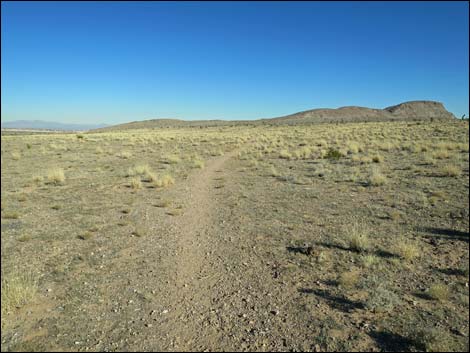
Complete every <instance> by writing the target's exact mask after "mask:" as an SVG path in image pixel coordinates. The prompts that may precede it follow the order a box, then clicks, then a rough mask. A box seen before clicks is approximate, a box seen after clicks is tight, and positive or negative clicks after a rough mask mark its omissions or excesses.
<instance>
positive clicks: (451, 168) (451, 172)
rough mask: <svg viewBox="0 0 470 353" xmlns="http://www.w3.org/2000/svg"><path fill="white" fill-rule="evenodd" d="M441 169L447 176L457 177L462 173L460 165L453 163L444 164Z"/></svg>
mask: <svg viewBox="0 0 470 353" xmlns="http://www.w3.org/2000/svg"><path fill="white" fill-rule="evenodd" d="M440 171H441V174H442V175H443V176H447V177H457V176H460V175H461V174H462V170H461V169H460V168H459V167H458V166H456V165H451V164H447V165H445V166H443V167H442V168H441V169H440Z"/></svg>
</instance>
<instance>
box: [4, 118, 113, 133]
mask: <svg viewBox="0 0 470 353" xmlns="http://www.w3.org/2000/svg"><path fill="white" fill-rule="evenodd" d="M1 125H2V129H32V130H61V131H83V130H92V129H99V128H104V127H107V126H108V125H106V124H66V123H56V122H52V121H42V120H16V121H6V122H3V121H2V124H1Z"/></svg>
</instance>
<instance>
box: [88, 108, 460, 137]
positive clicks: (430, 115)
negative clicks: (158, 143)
mask: <svg viewBox="0 0 470 353" xmlns="http://www.w3.org/2000/svg"><path fill="white" fill-rule="evenodd" d="M431 119H455V116H454V115H453V114H452V113H450V112H449V111H447V110H446V109H445V107H444V105H443V104H442V103H440V102H434V101H410V102H404V103H400V104H397V105H394V106H391V107H387V108H385V109H373V108H366V107H356V106H349V107H341V108H337V109H329V108H320V109H313V110H306V111H303V112H299V113H295V114H291V115H286V116H282V117H277V118H271V119H258V120H180V119H151V120H142V121H133V122H130V123H125V124H120V125H114V126H109V127H105V128H101V129H96V130H95V131H102V132H104V131H114V130H129V129H156V128H171V127H210V126H231V125H254V126H256V125H298V124H316V123H331V122H344V123H345V122H365V121H394V120H431Z"/></svg>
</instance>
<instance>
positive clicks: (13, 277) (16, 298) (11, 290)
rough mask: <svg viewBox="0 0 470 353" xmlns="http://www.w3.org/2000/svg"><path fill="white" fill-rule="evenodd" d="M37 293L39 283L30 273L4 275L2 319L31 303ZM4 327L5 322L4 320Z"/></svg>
mask: <svg viewBox="0 0 470 353" xmlns="http://www.w3.org/2000/svg"><path fill="white" fill-rule="evenodd" d="M36 292H37V281H36V279H35V277H34V276H33V275H32V274H31V273H28V272H14V273H11V274H9V275H8V276H4V275H3V274H2V318H3V315H4V314H6V313H9V312H12V311H13V310H14V309H16V308H20V307H21V306H23V305H24V304H26V303H28V302H29V301H31V300H32V299H33V298H34V296H35V295H36ZM2 326H3V320H2Z"/></svg>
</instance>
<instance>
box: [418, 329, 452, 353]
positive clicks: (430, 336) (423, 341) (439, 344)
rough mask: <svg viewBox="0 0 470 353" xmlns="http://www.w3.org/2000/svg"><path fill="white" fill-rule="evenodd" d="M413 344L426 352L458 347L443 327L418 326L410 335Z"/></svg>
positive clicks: (444, 350) (449, 350)
mask: <svg viewBox="0 0 470 353" xmlns="http://www.w3.org/2000/svg"><path fill="white" fill-rule="evenodd" d="M409 339H410V340H411V341H412V342H413V345H414V346H415V347H416V348H417V349H418V350H420V351H424V352H453V351H459V349H456V347H454V346H455V343H454V341H453V340H452V337H451V336H450V335H449V334H448V333H446V332H445V331H443V330H442V329H436V328H434V327H432V328H429V327H426V328H421V327H420V326H417V327H416V328H415V329H413V330H412V331H411V333H410V335H409Z"/></svg>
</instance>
